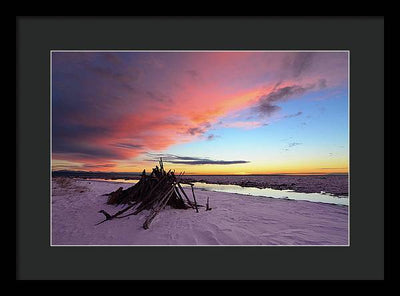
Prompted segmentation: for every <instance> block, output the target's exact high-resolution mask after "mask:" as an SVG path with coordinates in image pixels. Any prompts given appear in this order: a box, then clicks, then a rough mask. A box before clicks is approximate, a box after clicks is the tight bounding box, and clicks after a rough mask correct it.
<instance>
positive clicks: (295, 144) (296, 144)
mask: <svg viewBox="0 0 400 296" xmlns="http://www.w3.org/2000/svg"><path fill="white" fill-rule="evenodd" d="M301 144H302V143H298V142H292V143H289V144H288V147H289V148H291V147H294V146H298V145H301Z"/></svg>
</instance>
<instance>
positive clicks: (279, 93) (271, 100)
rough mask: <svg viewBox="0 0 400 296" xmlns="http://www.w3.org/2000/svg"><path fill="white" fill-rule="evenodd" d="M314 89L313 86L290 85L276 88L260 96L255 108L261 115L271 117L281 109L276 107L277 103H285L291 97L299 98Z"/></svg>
mask: <svg viewBox="0 0 400 296" xmlns="http://www.w3.org/2000/svg"><path fill="white" fill-rule="evenodd" d="M314 87H315V85H314V84H312V85H307V86H300V85H291V86H285V87H281V88H277V89H275V90H273V91H272V92H270V93H268V94H266V95H264V96H261V97H260V99H259V100H258V105H257V106H256V107H255V108H256V110H257V112H258V113H260V114H261V115H267V116H271V115H272V114H273V113H275V112H277V111H279V110H280V109H281V107H279V106H278V105H276V103H277V102H280V101H285V100H288V99H290V98H292V97H298V96H301V95H303V94H304V93H306V92H307V91H309V90H311V89H313V88H314Z"/></svg>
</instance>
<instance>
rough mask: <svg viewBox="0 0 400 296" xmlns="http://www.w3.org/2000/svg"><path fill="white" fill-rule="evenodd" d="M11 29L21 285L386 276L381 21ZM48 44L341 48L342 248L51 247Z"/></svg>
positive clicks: (167, 21) (48, 24)
mask: <svg viewBox="0 0 400 296" xmlns="http://www.w3.org/2000/svg"><path fill="white" fill-rule="evenodd" d="M16 29H17V30H16V39H17V44H16V47H17V48H16V58H17V61H16V63H17V64H16V71H17V131H16V132H17V164H16V168H17V196H16V207H17V225H16V226H17V227H16V236H17V241H16V243H17V246H16V247H17V248H16V252H17V262H16V268H17V272H16V278H17V279H20V280H65V279H69V280H148V279H152V280H199V279H204V280H331V279H336V280H382V279H384V269H385V265H384V258H385V257H384V246H385V244H384V239H385V235H384V206H385V202H387V200H386V201H385V200H384V145H383V144H384V83H385V80H384V18H383V17H363V18H359V17H340V18H338V17H325V18H323V17H317V18H313V17H308V18H305V17H280V18H275V17H223V18H220V17H17V19H16ZM130 36H132V37H131V38H129V37H130ZM263 37H264V38H263ZM54 49H136V50H140V49H143V50H145V49H157V50H168V49H192V50H193V49H197V50H198V49H208V50H214V49H219V50H228V49H229V50H238V49H241V50H251V49H252V50H255V49H261V50H265V49H269V50H310V49H312V50H349V51H350V55H351V59H350V77H351V78H350V81H351V83H350V172H351V173H350V180H351V181H350V184H351V188H350V198H351V216H350V225H351V226H350V231H351V235H350V237H351V241H350V246H349V247H327V246H324V247H276V248H271V247H260V248H258V247H256V248H254V247H251V248H250V247H218V248H213V247H201V248H196V247H194V248H193V247H168V248H163V247H135V248H132V247H118V248H116V247H90V248H88V247H74V248H68V247H65V248H64V247H57V248H54V247H51V246H50V241H49V239H50V238H49V227H50V225H49V200H50V199H49V195H50V170H49V166H50V157H51V156H50V133H49V131H50V127H49V124H50V120H49V119H50V101H49V98H50V90H49V86H50V82H49V62H50V61H49V52H50V50H54ZM370 172H374V173H373V174H372V173H370ZM366 184H367V186H366ZM386 205H387V204H386ZM178 254H181V255H184V256H183V257H187V258H196V260H195V263H194V262H193V260H185V261H182V260H175V258H177V255H178ZM122 262H123V264H122ZM132 266H136V267H138V268H132ZM155 266H156V268H155Z"/></svg>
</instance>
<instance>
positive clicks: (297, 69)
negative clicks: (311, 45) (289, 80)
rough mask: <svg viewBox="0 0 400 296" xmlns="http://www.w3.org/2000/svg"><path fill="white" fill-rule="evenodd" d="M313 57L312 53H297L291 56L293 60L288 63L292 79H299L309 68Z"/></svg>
mask: <svg viewBox="0 0 400 296" xmlns="http://www.w3.org/2000/svg"><path fill="white" fill-rule="evenodd" d="M314 55H315V54H314V53H312V52H298V53H296V54H294V55H293V59H292V60H290V61H289V67H290V68H291V71H292V75H293V77H296V78H297V77H299V76H300V75H302V74H303V73H305V72H306V71H307V70H308V69H309V68H310V67H311V65H312V61H313V57H314Z"/></svg>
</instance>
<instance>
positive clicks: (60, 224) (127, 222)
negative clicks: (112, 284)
mask: <svg viewBox="0 0 400 296" xmlns="http://www.w3.org/2000/svg"><path fill="white" fill-rule="evenodd" d="M130 186H132V184H127V183H115V182H106V181H93V180H79V179H70V178H53V180H52V204H51V207H52V217H51V218H52V219H51V223H52V230H51V234H52V237H51V238H52V245H348V243H349V242H348V231H349V229H348V207H347V206H342V205H332V204H323V203H316V202H308V201H294V200H285V199H273V198H265V197H254V196H247V195H239V194H233V193H223V192H212V191H206V190H196V189H195V194H196V200H197V202H198V203H199V204H201V205H204V206H205V204H206V200H207V197H209V199H210V206H211V208H212V210H211V211H206V210H205V207H201V208H199V213H196V212H195V210H192V209H187V210H178V209H172V208H169V207H167V208H165V209H164V210H162V211H161V212H160V214H159V215H158V216H157V217H156V218H155V220H154V221H153V222H152V224H151V226H150V229H147V230H145V229H143V227H142V225H143V222H144V221H145V218H146V216H147V214H148V211H143V212H142V213H139V214H138V215H136V216H135V215H132V216H129V217H126V218H122V219H114V220H111V221H106V222H104V223H102V224H100V225H97V226H95V224H96V223H98V222H100V221H102V220H103V219H104V216H103V215H102V214H100V213H98V211H99V210H105V211H107V212H108V213H112V214H113V213H115V212H117V211H118V210H120V209H122V208H123V206H118V207H116V206H113V205H107V204H106V201H107V196H104V194H105V193H109V192H111V191H115V190H116V189H118V188H119V187H123V188H124V189H126V188H128V187H130ZM185 191H186V192H187V194H188V196H189V197H191V191H190V188H186V189H185Z"/></svg>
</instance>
